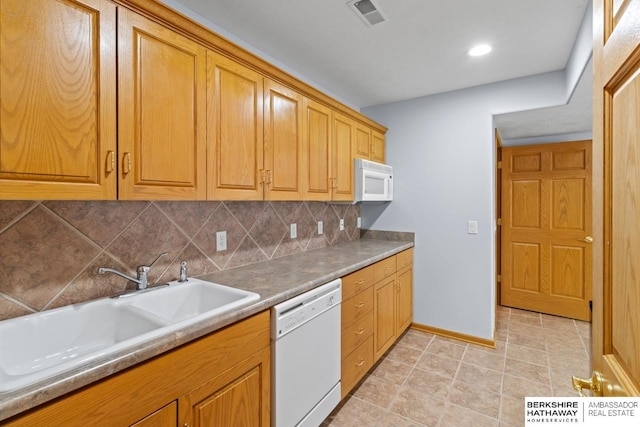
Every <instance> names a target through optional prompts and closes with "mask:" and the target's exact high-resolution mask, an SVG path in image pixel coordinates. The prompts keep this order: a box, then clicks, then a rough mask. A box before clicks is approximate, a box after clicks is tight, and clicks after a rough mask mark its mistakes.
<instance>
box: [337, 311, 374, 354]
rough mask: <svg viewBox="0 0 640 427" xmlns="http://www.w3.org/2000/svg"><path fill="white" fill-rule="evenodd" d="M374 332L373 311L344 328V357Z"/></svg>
mask: <svg viewBox="0 0 640 427" xmlns="http://www.w3.org/2000/svg"><path fill="white" fill-rule="evenodd" d="M372 334H373V311H370V312H369V313H368V314H366V315H365V316H364V317H363V318H362V319H360V320H357V321H355V322H353V323H352V324H351V325H349V326H347V327H343V328H342V357H343V358H344V357H346V356H348V355H349V354H350V353H351V352H352V351H353V350H355V349H356V347H358V346H359V345H360V344H362V343H363V342H365V341H366V340H367V338H369V337H370V336H371V335H372Z"/></svg>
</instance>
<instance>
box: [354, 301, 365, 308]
mask: <svg viewBox="0 0 640 427" xmlns="http://www.w3.org/2000/svg"><path fill="white" fill-rule="evenodd" d="M362 307H364V302H359V303H358V304H356V308H362Z"/></svg>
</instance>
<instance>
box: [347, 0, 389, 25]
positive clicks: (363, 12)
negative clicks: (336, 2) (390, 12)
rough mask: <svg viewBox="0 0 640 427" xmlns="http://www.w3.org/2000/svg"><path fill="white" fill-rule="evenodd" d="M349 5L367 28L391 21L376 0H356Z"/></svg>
mask: <svg viewBox="0 0 640 427" xmlns="http://www.w3.org/2000/svg"><path fill="white" fill-rule="evenodd" d="M347 4H348V5H349V7H350V8H351V10H353V12H354V13H355V14H356V15H357V16H358V18H360V19H361V20H362V22H364V24H365V25H366V26H367V27H371V26H372V25H376V24H380V23H382V22H385V21H386V20H387V19H389V18H387V15H386V14H385V13H384V11H383V10H382V9H380V6H378V5H377V4H376V3H375V2H374V0H355V1H350V2H349V3H347Z"/></svg>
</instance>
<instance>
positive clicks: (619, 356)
mask: <svg viewBox="0 0 640 427" xmlns="http://www.w3.org/2000/svg"><path fill="white" fill-rule="evenodd" d="M638 22H640V1H638V0H632V1H613V2H612V1H603V0H602V1H596V2H595V3H594V21H593V23H594V46H593V63H594V112H593V113H594V116H593V117H594V122H593V123H594V124H593V138H594V208H595V211H594V226H595V229H594V239H595V240H594V245H595V251H594V274H593V280H594V287H593V292H594V295H593V296H594V298H593V300H594V307H593V324H592V355H591V356H592V357H591V360H592V364H593V369H594V370H595V371H598V372H599V373H601V375H602V380H603V382H604V383H603V384H601V388H600V393H599V394H603V395H605V396H614V395H618V396H624V395H630V396H640V304H639V301H640V276H639V275H638V272H637V268H638V259H639V257H640V220H639V216H638V212H639V211H640V201H639V200H640V150H639V145H638V142H639V141H640V108H638V106H639V105H640V32H639V31H638Z"/></svg>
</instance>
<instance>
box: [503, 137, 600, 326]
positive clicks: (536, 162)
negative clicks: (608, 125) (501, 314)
mask: <svg viewBox="0 0 640 427" xmlns="http://www.w3.org/2000/svg"><path fill="white" fill-rule="evenodd" d="M591 165H592V160H591V141H590V140H586V141H574V142H563V143H555V144H540V145H530V146H519V147H503V148H502V169H501V174H502V180H501V182H502V186H501V192H502V194H501V200H502V203H501V211H502V215H501V227H500V231H501V244H500V250H501V255H500V260H501V262H500V267H501V275H500V276H501V281H500V303H501V305H504V306H509V307H515V308H521V309H525V310H530V311H536V312H540V313H547V314H553V315H557V316H563V317H569V318H573V319H580V320H590V319H591V308H590V304H591V292H592V291H591V283H592V247H591V243H592V242H593V239H592V237H591V233H592V201H591V199H592V194H591V182H592V176H591V175H592V171H591Z"/></svg>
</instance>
